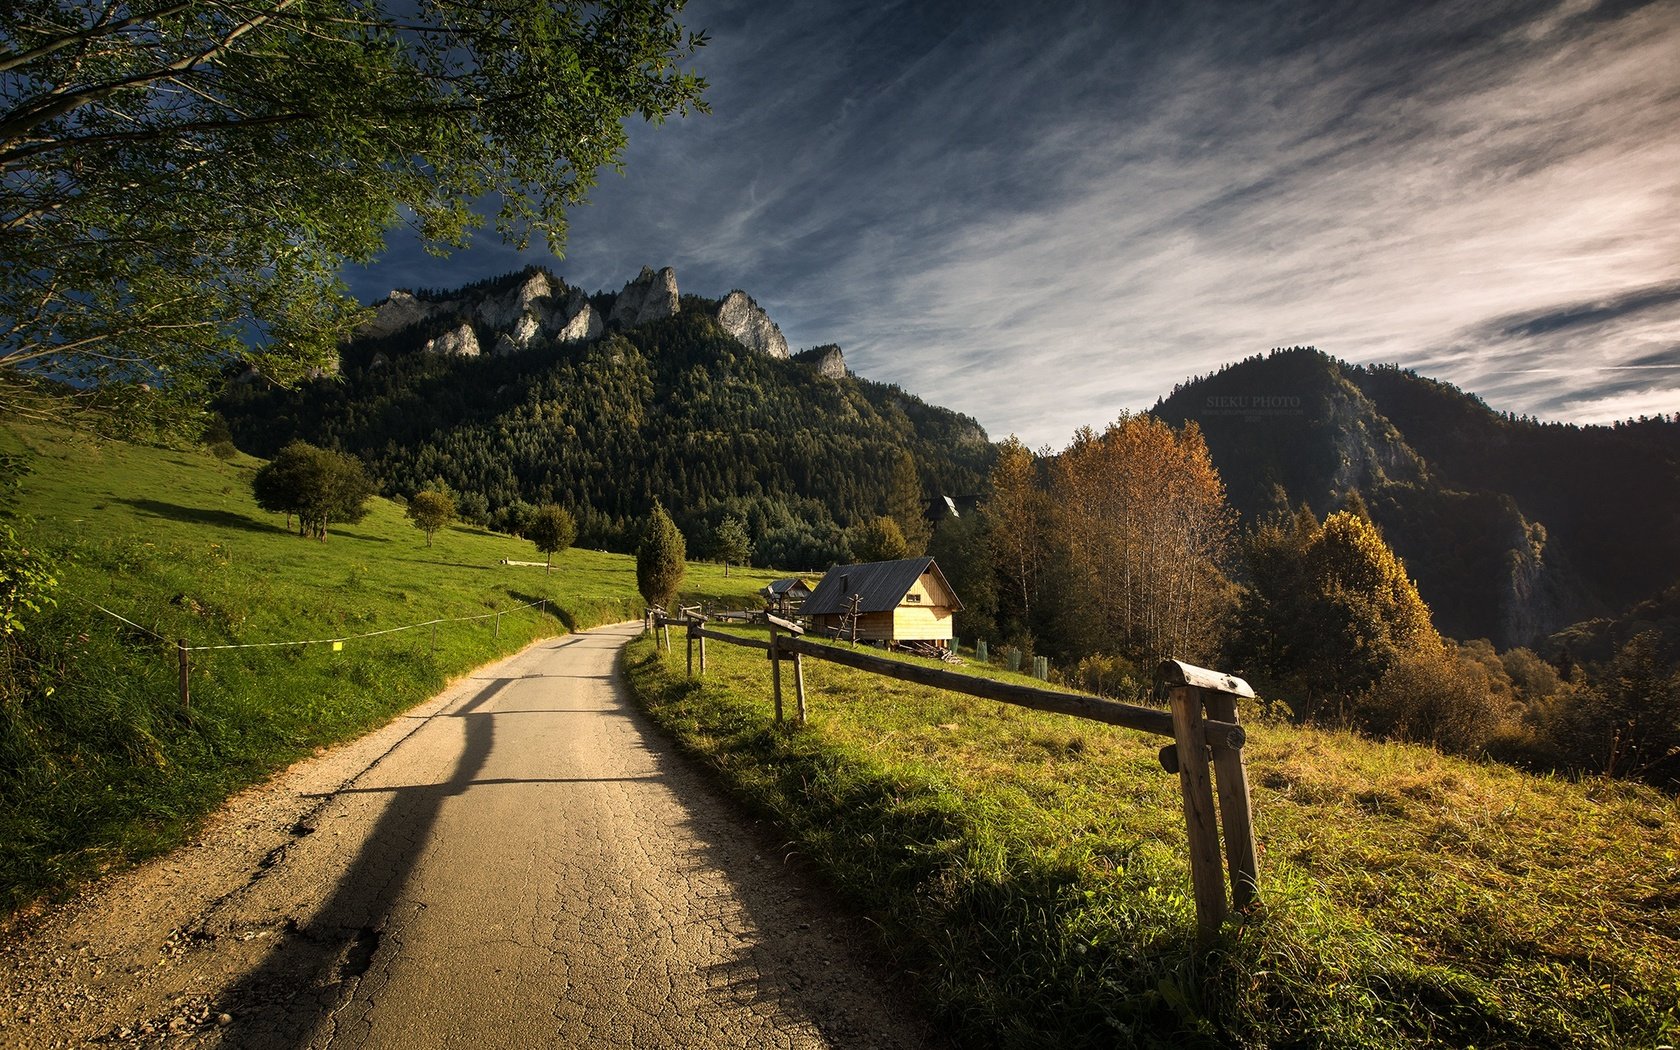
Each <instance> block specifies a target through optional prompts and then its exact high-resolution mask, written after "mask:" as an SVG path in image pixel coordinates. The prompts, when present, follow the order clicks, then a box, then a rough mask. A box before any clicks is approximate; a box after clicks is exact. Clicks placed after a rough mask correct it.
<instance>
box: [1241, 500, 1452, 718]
mask: <svg viewBox="0 0 1680 1050" xmlns="http://www.w3.org/2000/svg"><path fill="white" fill-rule="evenodd" d="M1247 553H1248V568H1249V578H1250V583H1249V589H1248V592H1247V593H1246V594H1245V595H1244V598H1243V601H1242V604H1241V606H1240V608H1239V610H1238V613H1237V623H1236V628H1235V631H1234V637H1233V639H1232V654H1233V658H1234V659H1235V660H1236V661H1237V662H1238V667H1239V669H1241V670H1244V671H1248V672H1251V673H1254V674H1257V675H1260V676H1261V677H1262V678H1263V679H1265V680H1269V681H1270V682H1271V683H1275V684H1276V685H1278V686H1279V687H1281V688H1282V689H1283V690H1284V692H1285V694H1286V695H1287V696H1289V697H1290V698H1291V699H1292V700H1296V701H1298V702H1300V703H1301V704H1302V705H1303V708H1304V710H1303V713H1304V714H1307V715H1309V716H1311V715H1316V714H1321V713H1326V711H1327V709H1326V707H1325V705H1326V703H1336V704H1345V703H1347V702H1348V701H1349V700H1350V699H1351V698H1353V697H1354V696H1356V695H1357V694H1359V693H1361V692H1363V691H1364V690H1366V689H1368V688H1370V687H1371V686H1372V685H1373V684H1375V683H1376V681H1377V680H1378V679H1379V678H1381V677H1382V676H1383V675H1384V673H1385V672H1387V671H1388V670H1389V668H1390V667H1393V666H1394V665H1395V664H1396V663H1397V662H1398V661H1400V660H1401V659H1402V657H1405V656H1407V655H1409V654H1413V653H1416V652H1418V651H1420V650H1422V649H1424V648H1426V647H1433V648H1439V647H1440V644H1441V641H1440V636H1439V635H1438V634H1437V633H1436V631H1435V626H1434V623H1433V622H1432V620H1431V618H1430V615H1429V607H1428V606H1427V605H1425V604H1424V601H1423V599H1422V598H1421V597H1419V595H1418V591H1417V587H1416V585H1415V584H1413V583H1412V581H1411V579H1410V578H1409V577H1408V576H1407V575H1406V567H1405V565H1404V564H1402V563H1401V561H1400V559H1399V558H1397V557H1395V555H1394V552H1393V551H1392V550H1390V549H1389V546H1388V544H1387V543H1385V542H1383V538H1382V535H1381V534H1380V533H1379V532H1378V531H1377V528H1376V526H1375V525H1373V524H1372V523H1371V521H1370V520H1369V519H1367V518H1363V517H1360V516H1359V515H1357V514H1354V513H1350V512H1349V511H1337V512H1335V513H1333V514H1331V515H1330V516H1329V517H1327V518H1326V519H1325V520H1324V522H1323V523H1322V524H1320V523H1319V522H1318V521H1317V520H1316V519H1314V517H1313V515H1312V512H1311V511H1309V510H1307V509H1306V508H1304V507H1303V508H1302V509H1301V510H1300V511H1298V512H1297V513H1296V515H1295V516H1294V517H1293V518H1292V519H1288V520H1286V521H1274V522H1272V523H1269V524H1267V525H1266V526H1264V527H1262V528H1261V529H1259V530H1257V531H1256V532H1255V534H1254V535H1253V536H1251V537H1250V538H1249V542H1248V551H1247Z"/></svg>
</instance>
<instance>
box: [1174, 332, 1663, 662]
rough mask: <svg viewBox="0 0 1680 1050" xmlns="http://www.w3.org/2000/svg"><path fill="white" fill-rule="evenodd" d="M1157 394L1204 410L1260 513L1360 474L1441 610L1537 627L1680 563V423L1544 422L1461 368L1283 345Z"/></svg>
mask: <svg viewBox="0 0 1680 1050" xmlns="http://www.w3.org/2000/svg"><path fill="white" fill-rule="evenodd" d="M1152 411H1153V412H1154V413H1155V414H1157V415H1159V416H1161V417H1162V418H1164V419H1166V420H1168V421H1169V422H1171V423H1173V424H1174V425H1182V424H1184V423H1186V422H1189V421H1195V422H1196V423H1197V424H1198V425H1200V427H1201V428H1202V431H1203V433H1204V434H1205V435H1206V437H1207V442H1208V448H1209V451H1210V452H1211V454H1212V456H1213V461H1214V463H1215V465H1216V466H1217V467H1218V468H1219V472H1220V475H1221V476H1222V477H1223V478H1224V479H1225V484H1226V488H1227V491H1228V493H1229V498H1230V500H1231V502H1232V504H1233V505H1234V506H1235V507H1236V508H1237V510H1238V512H1239V513H1241V514H1242V515H1243V516H1244V517H1245V518H1247V519H1249V520H1251V521H1252V520H1255V519H1257V518H1259V517H1261V516H1263V515H1265V514H1267V513H1270V512H1273V511H1275V510H1278V509H1280V508H1281V507H1282V506H1283V505H1285V504H1292V503H1298V502H1301V501H1305V502H1306V503H1307V504H1309V505H1310V506H1311V507H1312V508H1313V509H1314V511H1316V512H1318V513H1320V514H1322V513H1324V512H1325V511H1326V510H1328V509H1329V508H1331V507H1332V506H1335V505H1337V504H1338V503H1339V502H1340V501H1341V500H1342V499H1343V498H1344V497H1345V495H1346V494H1347V493H1348V492H1349V491H1352V490H1358V491H1359V493H1360V494H1361V496H1362V497H1363V499H1364V500H1365V502H1366V504H1367V506H1368V507H1369V509H1370V511H1371V515H1372V517H1373V518H1374V519H1375V520H1376V521H1377V523H1378V524H1379V525H1380V526H1381V527H1382V528H1383V531H1384V534H1385V536H1386V537H1387V538H1388V540H1389V542H1390V543H1391V544H1392V545H1393V547H1394V548H1395V551H1396V552H1397V553H1398V554H1400V556H1401V557H1402V558H1404V559H1405V560H1406V563H1407V566H1408V568H1409V569H1410V571H1411V572H1412V574H1413V575H1414V576H1415V578H1416V579H1417V582H1418V587H1419V590H1420V591H1421V592H1422V594H1423V596H1424V598H1425V600H1426V601H1428V602H1429V604H1430V607H1431V608H1432V609H1433V610H1434V612H1435V618H1436V623H1437V625H1438V626H1439V627H1440V628H1441V629H1442V630H1443V631H1444V632H1445V633H1447V634H1449V635H1452V636H1454V637H1458V638H1476V637H1485V638H1489V639H1491V640H1493V641H1494V642H1495V643H1496V644H1499V645H1501V646H1513V645H1527V644H1533V643H1536V642H1537V641H1538V640H1540V639H1541V638H1543V637H1544V636H1546V635H1547V634H1549V633H1551V632H1553V631H1556V630H1558V629H1559V628H1562V627H1564V626H1565V625H1567V624H1570V623H1573V622H1575V621H1577V620H1581V619H1585V618H1589V617H1593V616H1601V615H1605V614H1607V613H1612V612H1616V611H1619V610H1622V609H1625V608H1626V607H1628V606H1629V605H1631V604H1633V603H1635V602H1638V601H1640V600H1642V599H1646V598H1649V597H1650V596H1652V595H1654V594H1656V593H1658V592H1659V591H1661V590H1662V589H1663V588H1664V587H1666V586H1668V585H1669V584H1671V583H1673V582H1674V581H1675V580H1676V579H1677V578H1680V423H1677V422H1675V421H1673V420H1668V419H1656V420H1643V421H1636V422H1630V423H1624V424H1618V425H1616V426H1609V427H1600V426H1577V425H1572V424H1555V423H1538V422H1535V421H1533V420H1526V419H1519V418H1515V417H1512V416H1509V415H1501V414H1499V413H1496V412H1494V411H1493V410H1492V409H1490V408H1489V407H1488V406H1487V405H1486V404H1485V403H1483V402H1482V401H1481V400H1480V399H1478V398H1476V397H1474V396H1473V395H1470V394H1466V393H1464V392H1463V391H1461V390H1459V389H1458V388H1456V387H1454V386H1452V385H1451V384H1448V383H1443V382H1439V381H1436V380H1432V379H1427V378H1424V377H1422V376H1419V375H1417V374H1415V373H1413V372H1410V371H1406V370H1403V369H1399V368H1394V367H1388V366H1370V367H1366V366H1358V365H1350V364H1348V363H1346V362H1344V361H1339V360H1337V359H1335V358H1332V357H1330V356H1328V355H1326V354H1323V353H1321V352H1319V351H1317V350H1314V349H1310V348H1302V347H1295V348H1290V349H1286V350H1275V351H1273V352H1272V353H1270V354H1268V355H1264V356H1256V357H1251V358H1248V359H1246V360H1244V361H1241V362H1238V363H1237V364H1234V365H1231V366H1229V367H1227V368H1224V369H1221V370H1220V371H1219V372H1217V373H1215V374H1213V375H1210V376H1205V377H1199V378H1197V379H1195V380H1192V381H1191V382H1189V383H1186V384H1183V385H1181V386H1180V387H1178V388H1177V389H1175V390H1174V391H1173V392H1172V394H1171V395H1169V396H1167V397H1165V398H1163V399H1161V401H1160V402H1158V403H1157V404H1156V406H1155V407H1154V409H1152Z"/></svg>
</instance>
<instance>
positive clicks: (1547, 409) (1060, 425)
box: [347, 0, 1680, 447]
mask: <svg viewBox="0 0 1680 1050" xmlns="http://www.w3.org/2000/svg"><path fill="white" fill-rule="evenodd" d="M684 21H685V23H686V24H688V25H689V26H690V27H691V28H699V27H704V28H705V29H707V30H708V32H709V34H710V37H711V43H710V44H709V45H708V46H707V47H706V48H705V49H704V50H703V51H702V53H701V54H700V56H699V58H698V60H697V62H696V66H697V68H699V69H700V71H701V72H703V73H705V74H706V75H707V76H708V77H709V78H710V80H711V82H712V89H711V92H710V94H709V95H708V98H709V99H710V101H711V103H712V108H713V113H712V114H711V115H709V116H702V117H695V118H690V119H688V120H683V121H677V122H672V123H668V124H666V125H664V126H661V127H648V126H643V125H640V124H638V125H637V126H635V127H634V128H632V131H631V147H630V149H629V151H628V153H627V155H626V157H625V163H626V173H625V175H623V176H622V177H621V176H619V175H616V174H613V173H611V172H607V173H604V174H603V175H602V180H601V184H600V186H599V187H597V189H596V190H595V191H594V193H593V194H592V199H591V203H590V204H589V205H588V206H586V207H583V208H580V209H577V210H575V211H574V212H573V213H572V217H571V222H572V230H571V234H570V238H569V243H568V247H567V253H566V258H565V259H562V260H558V261H556V260H554V259H553V258H552V257H551V256H549V255H548V253H547V252H546V251H532V252H527V253H526V254H525V255H518V254H516V253H514V252H513V251H512V250H511V249H508V248H506V247H505V246H503V245H501V244H499V243H497V242H496V239H495V237H494V234H493V233H489V232H486V233H484V234H481V235H480V237H479V238H478V239H477V241H476V242H475V244H474V246H473V247H472V248H471V249H469V250H468V251H465V252H461V253H457V254H456V255H455V256H453V257H451V258H449V259H446V260H439V259H435V258H432V257H429V256H426V255H424V254H422V253H421V252H419V250H418V248H417V247H416V246H415V245H413V244H412V243H410V242H408V241H405V240H403V239H401V238H393V242H392V246H391V249H390V252H389V253H388V256H387V258H386V259H385V260H384V261H382V262H381V263H379V264H378V265H376V266H374V267H371V268H369V269H368V270H366V271H357V272H355V273H352V274H349V275H347V277H348V279H349V280H350V283H351V287H352V290H353V291H354V292H355V293H356V294H357V295H358V296H359V297H361V298H362V299H363V300H364V301H369V302H371V301H373V300H376V299H378V298H381V297H382V296H384V295H385V294H386V293H387V292H388V291H389V290H390V289H392V288H397V287H405V288H412V287H416V286H423V287H452V286H455V285H459V284H464V283H466V282H468V281H472V280H476V279H478V278H480V277H485V276H490V275H493V274H498V273H504V272H507V271H509V270H513V269H517V268H519V267H520V266H522V265H525V264H526V263H527V262H543V263H546V264H548V265H549V266H550V267H551V268H552V269H554V270H555V271H556V272H557V273H559V274H561V276H563V277H565V278H566V279H567V280H568V281H570V282H572V283H574V284H578V285H581V286H583V287H584V288H586V289H589V290H591V291H593V290H596V289H603V288H604V289H611V290H616V289H617V288H619V287H620V286H622V285H623V283H624V282H625V281H626V280H627V279H629V278H630V277H631V276H633V275H634V274H635V273H636V271H637V270H639V269H640V268H641V267H642V266H643V265H652V266H656V267H657V266H666V265H669V266H673V267H675V269H676V272H677V280H678V283H679V285H680V286H681V287H682V289H683V290H684V291H691V292H699V293H702V294H707V295H714V296H716V295H722V294H723V293H725V292H727V291H729V290H730V289H732V288H743V289H745V290H746V291H748V292H749V293H751V294H752V295H753V296H754V297H755V298H756V299H757V300H758V302H759V303H760V304H761V305H762V306H764V307H765V308H766V309H767V310H768V311H769V313H770V315H771V316H772V317H773V318H775V319H776V320H777V321H778V322H779V323H780V324H781V326H782V329H783V331H784V332H785V333H786V335H787V337H788V341H789V342H790V344H792V345H793V346H794V347H795V348H799V347H806V346H814V345H817V344H819V343H827V342H838V343H840V344H841V345H842V346H843V347H844V348H845V349H846V354H847V360H848V362H849V363H850V364H851V365H852V367H853V368H854V369H855V370H856V371H858V372H859V373H861V374H863V375H866V376H868V377H869V378H872V379H878V380H883V381H888V382H897V383H900V384H901V385H903V386H904V387H905V388H907V389H909V390H911V391H913V392H915V393H918V394H921V395H922V396H923V397H925V398H927V399H928V400H930V401H933V402H936V403H939V404H944V405H947V406H949V407H951V408H955V409H958V410H960V411H964V412H968V413H970V414H972V415H974V416H976V417H977V418H978V419H979V420H980V422H981V423H982V424H983V425H985V427H986V428H987V429H988V431H990V432H991V433H992V434H993V436H994V437H1002V436H1003V435H1005V434H1007V433H1010V432H1015V433H1018V434H1020V435H1021V436H1022V437H1023V438H1024V439H1025V440H1027V441H1028V442H1029V443H1030V444H1034V445H1038V444H1045V443H1049V444H1054V445H1056V446H1057V447H1060V446H1061V445H1062V444H1065V443H1066V441H1067V439H1068V438H1069V436H1070V435H1071V434H1072V432H1073V430H1074V429H1075V428H1076V427H1078V426H1081V425H1084V424H1091V425H1096V426H1100V425H1102V424H1103V423H1105V422H1107V421H1109V420H1111V419H1113V418H1114V417H1115V416H1116V415H1117V414H1118V413H1119V412H1121V411H1122V410H1125V409H1138V408H1146V407H1148V406H1149V405H1150V404H1151V403H1153V402H1154V400H1155V399H1156V397H1157V396H1158V395H1160V394H1163V393H1165V392H1167V391H1168V390H1169V389H1170V388H1171V387H1172V385H1173V384H1174V383H1175V382H1178V381H1180V380H1182V379H1184V378H1186V377H1188V376H1191V375H1195V374H1199V373H1206V372H1209V371H1212V370H1214V369H1216V368H1217V367H1219V366H1220V365H1221V364H1223V363H1226V362H1229V361H1233V360H1236V359H1238V358H1241V357H1245V356H1248V355H1250V354H1253V353H1257V352H1261V351H1264V350H1266V349H1267V348H1269V347H1272V346H1281V345H1294V344H1303V343H1311V344H1314V345H1317V346H1318V347H1320V348H1321V349H1323V350H1325V351H1328V352H1330V353H1332V354H1335V355H1337V356H1340V357H1344V358H1347V359H1350V360H1354V361H1392V362H1399V363H1401V364H1404V365H1409V366H1413V367H1416V368H1418V369H1419V370H1420V371H1423V372H1424V373H1425V374H1429V375H1433V376H1437V377H1439V378H1443V379H1447V380H1450V381H1452V382H1455V383H1457V384H1459V385H1460V386H1463V387H1465V388H1467V389H1469V390H1472V391H1475V392H1477V393H1480V394H1482V395H1483V396H1484V397H1485V398H1487V400H1488V401H1489V402H1490V403H1491V404H1493V405H1494V407H1496V408H1506V409H1512V410H1515V411H1520V412H1532V413H1535V414H1537V415H1540V416H1542V417H1545V418H1552V419H1573V420H1579V421H1586V422H1592V421H1602V420H1608V419H1612V418H1618V417H1625V416H1628V415H1634V414H1640V413H1654V412H1676V411H1680V57H1677V56H1680V3H1676V2H1675V0H1668V2H1660V3H1652V4H1644V5H1641V4H1629V3H1607V4H1594V3H1591V2H1584V3H1557V4H1547V3H1499V2H1483V0H1477V2H1467V3H1404V4H1362V3H1354V2H1335V3H1322V4H1312V3H1274V4H1259V3H1225V4H1221V3H1197V2H1186V3H1158V4H1152V3H1120V2H1106V3H1089V4H1086V3H1049V2H1047V3H1007V4H989V3H948V4H936V3H876V4H853V3H817V2H811V3H788V4H784V3H774V2H756V3H754V2H744V0H714V2H707V0H698V2H694V3H691V4H690V6H689V8H688V9H687V11H686V12H685V15H684Z"/></svg>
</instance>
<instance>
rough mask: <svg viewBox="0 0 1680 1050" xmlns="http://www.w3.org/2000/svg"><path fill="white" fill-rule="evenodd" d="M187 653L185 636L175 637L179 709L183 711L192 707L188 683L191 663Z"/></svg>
mask: <svg viewBox="0 0 1680 1050" xmlns="http://www.w3.org/2000/svg"><path fill="white" fill-rule="evenodd" d="M187 653H188V649H187V640H186V639H185V638H177V639H175V667H176V671H177V672H178V674H177V678H178V679H179V684H180V690H181V709H182V710H183V711H186V710H190V709H191V708H192V694H191V690H190V688H189V685H188V682H189V679H190V677H191V664H190V662H189V657H188V655H187Z"/></svg>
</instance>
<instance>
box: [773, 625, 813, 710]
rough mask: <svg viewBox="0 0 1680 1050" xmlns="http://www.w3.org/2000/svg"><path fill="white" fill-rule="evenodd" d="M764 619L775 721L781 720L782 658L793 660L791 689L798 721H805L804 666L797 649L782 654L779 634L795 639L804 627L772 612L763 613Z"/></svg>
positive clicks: (803, 631) (802, 632) (802, 631)
mask: <svg viewBox="0 0 1680 1050" xmlns="http://www.w3.org/2000/svg"><path fill="white" fill-rule="evenodd" d="M764 620H765V622H766V623H768V624H769V625H770V668H771V670H770V681H771V685H772V686H773V687H774V688H775V690H776V722H777V723H778V724H779V723H780V722H781V720H782V660H783V659H785V658H791V659H792V660H793V689H794V701H795V703H797V704H798V708H797V711H798V715H799V721H801V722H804V721H805V668H804V665H802V664H801V663H800V662H799V651H798V650H797V649H795V650H793V651H791V652H789V653H787V655H786V657H784V656H783V652H782V646H781V636H782V634H783V633H784V632H785V633H786V634H787V635H788V636H789V637H791V638H795V639H797V638H798V637H799V636H800V635H802V634H804V633H805V628H803V627H801V626H799V625H798V624H796V623H794V622H793V621H792V620H784V619H782V618H781V617H780V616H777V615H776V614H774V613H765V614H764Z"/></svg>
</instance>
